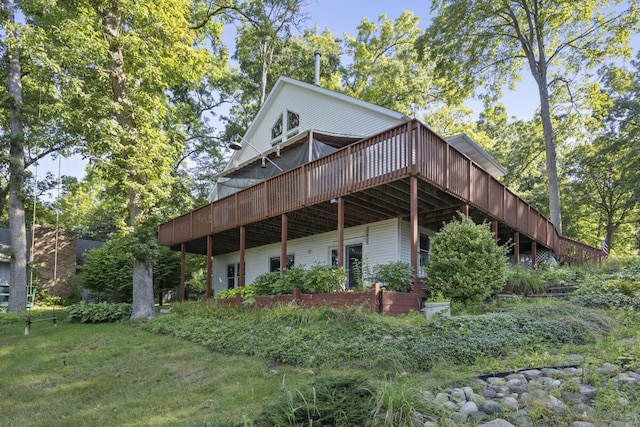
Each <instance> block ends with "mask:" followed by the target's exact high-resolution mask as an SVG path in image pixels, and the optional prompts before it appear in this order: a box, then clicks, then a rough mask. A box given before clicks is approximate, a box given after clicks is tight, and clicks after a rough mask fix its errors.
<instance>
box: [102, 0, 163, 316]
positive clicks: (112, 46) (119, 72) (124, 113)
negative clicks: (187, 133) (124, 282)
mask: <svg viewBox="0 0 640 427" xmlns="http://www.w3.org/2000/svg"><path fill="white" fill-rule="evenodd" d="M96 11H97V12H98V14H99V15H100V16H101V17H102V22H103V25H104V35H105V38H106V40H107V41H108V43H109V54H110V58H109V71H110V73H111V89H112V91H113V100H114V102H115V103H117V104H118V105H119V107H120V108H119V111H118V113H117V115H116V118H117V121H118V125H119V126H120V127H121V129H122V130H123V135H122V137H121V138H122V141H121V142H122V144H123V145H130V144H135V143H136V139H135V137H134V136H133V135H134V134H135V129H136V121H135V111H134V106H133V102H132V101H131V98H130V95H131V94H130V85H129V81H128V77H127V75H126V73H125V70H124V54H123V52H122V45H121V44H120V40H119V37H120V30H121V28H122V16H121V14H120V12H119V11H118V10H116V9H115V8H110V7H106V8H104V9H99V8H97V7H96ZM125 160H126V159H125ZM135 166H136V165H129V169H128V170H126V173H127V179H129V180H131V181H133V182H135V185H134V186H137V185H145V184H146V182H144V178H141V177H140V175H139V174H138V173H136V170H135ZM141 180H143V181H142V182H140V181H141ZM141 198H142V196H141V194H140V192H137V191H134V190H129V191H128V199H129V202H128V207H127V208H128V210H129V225H130V226H131V227H132V228H133V230H134V232H135V231H136V230H137V229H138V226H139V224H140V219H141V217H142V215H143V210H142V208H141V206H142V200H141ZM132 281H133V300H132V302H133V304H132V305H133V307H132V313H131V319H151V318H153V317H154V316H155V306H154V300H153V271H152V267H151V264H150V263H149V261H148V260H146V259H140V258H138V257H136V260H135V262H134V266H133V277H132Z"/></svg>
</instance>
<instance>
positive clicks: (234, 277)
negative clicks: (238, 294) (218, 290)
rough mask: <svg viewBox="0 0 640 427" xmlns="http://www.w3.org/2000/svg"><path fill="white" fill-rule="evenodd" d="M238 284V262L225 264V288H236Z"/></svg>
mask: <svg viewBox="0 0 640 427" xmlns="http://www.w3.org/2000/svg"><path fill="white" fill-rule="evenodd" d="M245 265H246V263H245ZM239 285H240V263H239V262H238V263H235V264H227V289H233V288H237V287H238V286H239Z"/></svg>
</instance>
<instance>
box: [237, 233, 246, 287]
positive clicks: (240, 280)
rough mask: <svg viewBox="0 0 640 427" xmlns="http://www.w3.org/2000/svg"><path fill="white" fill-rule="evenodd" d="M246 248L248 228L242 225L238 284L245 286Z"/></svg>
mask: <svg viewBox="0 0 640 427" xmlns="http://www.w3.org/2000/svg"><path fill="white" fill-rule="evenodd" d="M245 249H246V230H245V228H244V225H242V226H240V267H239V268H238V270H239V271H238V275H239V277H238V286H244V252H245Z"/></svg>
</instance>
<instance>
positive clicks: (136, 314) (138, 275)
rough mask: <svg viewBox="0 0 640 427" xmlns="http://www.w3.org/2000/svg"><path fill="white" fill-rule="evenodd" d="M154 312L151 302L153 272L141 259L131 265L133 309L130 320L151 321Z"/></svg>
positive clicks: (152, 301) (152, 302)
mask: <svg viewBox="0 0 640 427" xmlns="http://www.w3.org/2000/svg"><path fill="white" fill-rule="evenodd" d="M155 315H156V311H155V307H154V300H153V270H152V269H151V265H150V264H149V263H148V262H147V261H145V260H141V259H136V260H135V262H134V263H133V307H132V310H131V320H135V319H152V318H153V317H155Z"/></svg>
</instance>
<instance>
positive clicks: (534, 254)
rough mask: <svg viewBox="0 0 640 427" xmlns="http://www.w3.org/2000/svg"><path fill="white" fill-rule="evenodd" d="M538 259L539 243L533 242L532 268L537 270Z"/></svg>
mask: <svg viewBox="0 0 640 427" xmlns="http://www.w3.org/2000/svg"><path fill="white" fill-rule="evenodd" d="M537 257H538V243H537V242H536V241H535V240H532V241H531V268H533V269H534V270H535V269H536V258H537Z"/></svg>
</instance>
